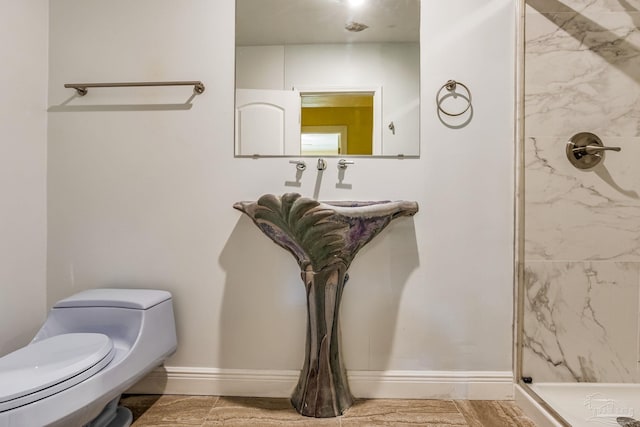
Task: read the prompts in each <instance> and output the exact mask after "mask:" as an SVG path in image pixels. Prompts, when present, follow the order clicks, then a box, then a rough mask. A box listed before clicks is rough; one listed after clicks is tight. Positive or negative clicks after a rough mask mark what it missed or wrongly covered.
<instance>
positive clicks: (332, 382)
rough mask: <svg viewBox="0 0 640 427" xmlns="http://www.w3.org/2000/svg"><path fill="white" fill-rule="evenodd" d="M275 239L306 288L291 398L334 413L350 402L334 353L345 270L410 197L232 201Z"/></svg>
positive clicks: (304, 407) (314, 413)
mask: <svg viewBox="0 0 640 427" xmlns="http://www.w3.org/2000/svg"><path fill="white" fill-rule="evenodd" d="M233 207H234V208H235V209H238V210H239V211H242V212H244V213H245V214H247V215H248V216H249V217H250V218H251V219H252V220H253V222H254V223H255V224H256V225H257V226H258V228H260V230H262V232H263V233H265V234H266V235H267V236H268V237H269V238H271V240H273V241H274V242H275V243H276V244H277V245H279V246H281V247H283V248H285V249H286V250H288V251H289V252H291V254H292V255H293V256H294V257H295V258H296V261H297V262H298V265H299V266H300V271H301V273H300V274H301V277H302V281H303V282H304V285H305V289H306V294H307V339H306V351H305V360H304V365H303V367H302V371H301V373H300V378H299V380H298V385H297V386H296V388H295V391H294V392H293V396H292V397H291V403H292V404H293V406H294V407H295V408H296V410H297V411H298V412H299V413H300V414H302V415H305V416H309V417H316V418H328V417H337V416H339V415H342V414H343V413H344V411H346V410H347V409H348V408H349V407H350V406H351V405H352V404H353V400H354V399H353V396H352V395H351V391H350V390H349V383H348V382H347V372H346V369H345V367H344V364H343V363H342V356H341V354H340V331H339V324H338V314H339V311H340V300H341V298H342V292H343V290H344V285H345V283H346V281H347V280H348V277H349V276H348V274H347V269H348V268H349V265H351V261H352V260H353V258H354V257H355V255H356V253H357V252H358V251H359V250H360V249H361V248H362V247H363V246H364V245H366V244H367V243H368V242H370V241H371V239H373V238H374V237H375V236H376V235H377V234H378V233H380V232H381V231H382V230H383V229H384V228H385V227H386V226H387V225H389V223H390V222H391V221H392V220H394V219H396V218H398V217H401V216H412V215H414V214H415V213H416V212H418V204H417V203H416V202H406V201H398V202H391V201H381V202H318V201H317V200H313V199H309V198H306V197H302V196H300V194H297V193H287V194H284V195H282V196H275V195H273V194H265V195H264V196H262V197H260V198H259V199H258V201H256V202H238V203H236V204H234V205H233Z"/></svg>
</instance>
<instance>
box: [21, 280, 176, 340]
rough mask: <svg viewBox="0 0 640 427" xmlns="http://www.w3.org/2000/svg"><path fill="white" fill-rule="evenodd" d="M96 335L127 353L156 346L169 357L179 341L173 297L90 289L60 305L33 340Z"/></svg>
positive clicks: (159, 292) (158, 292) (142, 291)
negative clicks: (143, 344)
mask: <svg viewBox="0 0 640 427" xmlns="http://www.w3.org/2000/svg"><path fill="white" fill-rule="evenodd" d="M74 332H93V333H101V334H105V335H107V336H109V337H110V338H111V340H112V341H113V343H114V346H115V347H116V348H118V349H121V350H127V349H129V348H131V347H133V346H134V345H136V343H138V342H148V341H150V340H151V341H152V342H154V345H153V346H154V347H155V346H156V345H160V346H162V347H164V348H166V350H167V352H168V353H173V352H174V351H175V348H176V345H177V340H176V332H175V320H174V315H173V304H172V298H171V294H170V293H169V292H167V291H162V290H155V289H114V288H111V289H90V290H86V291H83V292H80V293H78V294H75V295H72V296H70V297H68V298H65V299H63V300H61V301H58V302H57V303H56V304H55V305H54V306H53V307H52V308H51V310H50V311H49V314H48V316H47V320H46V321H45V323H44V324H43V325H42V328H41V329H40V331H38V333H37V334H36V336H35V337H34V339H33V342H35V341H39V340H42V339H45V338H48V337H51V336H54V335H60V334H65V333H74Z"/></svg>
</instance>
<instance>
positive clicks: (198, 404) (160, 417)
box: [132, 395, 218, 427]
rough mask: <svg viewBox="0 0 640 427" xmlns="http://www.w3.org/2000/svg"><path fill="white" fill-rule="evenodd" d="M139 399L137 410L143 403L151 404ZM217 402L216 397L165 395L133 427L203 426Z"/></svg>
mask: <svg viewBox="0 0 640 427" xmlns="http://www.w3.org/2000/svg"><path fill="white" fill-rule="evenodd" d="M139 399H140V400H137V403H138V407H137V410H140V408H141V405H142V403H145V402H146V403H149V402H148V401H145V400H144V399H142V398H139ZM217 400H218V397H215V396H175V395H164V396H161V397H159V398H158V399H157V400H156V401H155V402H153V403H152V405H151V407H149V409H147V410H146V411H144V412H143V413H142V414H141V415H140V417H139V418H137V419H135V421H134V422H133V424H132V426H133V427H155V426H172V427H183V426H201V425H202V424H203V423H204V421H205V419H206V417H207V414H208V413H209V412H210V411H211V408H213V406H214V405H215V403H216V402H217ZM132 401H135V400H133V399H132Z"/></svg>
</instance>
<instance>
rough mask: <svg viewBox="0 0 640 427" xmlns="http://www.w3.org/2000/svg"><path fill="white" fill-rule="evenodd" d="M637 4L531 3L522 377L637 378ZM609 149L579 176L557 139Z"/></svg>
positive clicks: (630, 0)
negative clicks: (586, 139)
mask: <svg viewBox="0 0 640 427" xmlns="http://www.w3.org/2000/svg"><path fill="white" fill-rule="evenodd" d="M639 27H640V0H562V1H560V0H527V8H526V18H525V28H526V29H525V39H526V45H525V91H524V92H525V141H524V144H525V147H524V157H525V165H524V168H525V170H524V174H525V177H524V179H525V192H524V195H525V209H524V210H525V227H524V233H525V286H524V297H525V302H524V305H525V310H524V337H523V338H524V339H523V344H524V349H523V374H524V375H526V376H531V377H533V379H534V381H538V382H540V381H580V382H583V381H589V382H640V361H639V360H640V348H639V345H640V344H639V343H640V326H639V322H640V315H639V310H640V305H639V301H640V195H639V193H640V30H639ZM583 131H587V132H593V133H595V134H597V135H598V136H600V137H601V138H602V140H603V142H604V144H605V145H608V146H619V147H622V151H621V152H619V153H616V152H609V153H607V155H606V157H605V160H604V162H603V164H601V165H600V166H598V167H597V168H596V169H594V170H591V171H580V170H578V169H575V168H574V167H573V166H572V165H571V164H570V163H569V162H568V160H567V158H566V155H565V143H566V141H567V140H568V138H570V137H571V136H572V135H573V134H575V133H578V132H583Z"/></svg>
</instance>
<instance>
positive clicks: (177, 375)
mask: <svg viewBox="0 0 640 427" xmlns="http://www.w3.org/2000/svg"><path fill="white" fill-rule="evenodd" d="M299 374H300V372H299V371H270V370H248V369H215V368H192V367H165V368H159V369H156V370H155V371H153V372H151V373H150V374H149V375H147V376H146V377H145V378H143V379H142V380H141V381H140V382H138V383H137V384H136V385H134V386H133V387H132V388H131V389H129V390H128V391H127V393H141V394H187V395H211V396H254V397H289V396H291V393H292V392H293V389H294V387H295V385H296V383H297V382H298V375H299ZM347 376H348V379H349V386H350V388H351V392H352V393H353V395H354V396H355V397H357V398H378V399H381V398H389V399H393V398H397V399H468V400H511V399H513V398H514V384H513V374H512V373H511V372H510V371H348V373H347Z"/></svg>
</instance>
